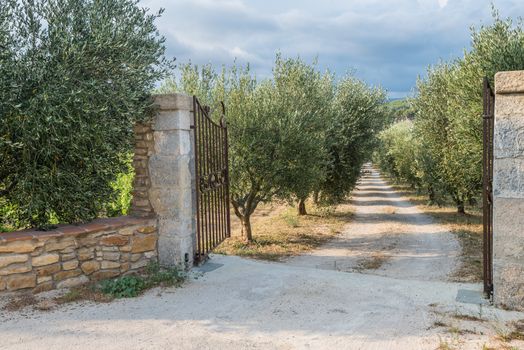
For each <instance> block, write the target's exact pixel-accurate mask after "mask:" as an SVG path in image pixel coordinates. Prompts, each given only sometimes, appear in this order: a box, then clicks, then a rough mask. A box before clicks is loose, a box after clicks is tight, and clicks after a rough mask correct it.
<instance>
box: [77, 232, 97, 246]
mask: <svg viewBox="0 0 524 350" xmlns="http://www.w3.org/2000/svg"><path fill="white" fill-rule="evenodd" d="M97 244H98V238H97V237H93V236H92V235H89V236H87V237H82V238H79V239H78V245H79V246H80V247H94V246H96V245H97Z"/></svg>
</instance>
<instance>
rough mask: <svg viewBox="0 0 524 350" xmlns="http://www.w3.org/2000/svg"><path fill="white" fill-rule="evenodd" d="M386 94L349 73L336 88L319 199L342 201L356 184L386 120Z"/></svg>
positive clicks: (326, 138)
mask: <svg viewBox="0 0 524 350" xmlns="http://www.w3.org/2000/svg"><path fill="white" fill-rule="evenodd" d="M384 103H385V93H384V91H383V90H381V89H379V88H370V87H368V86H367V85H366V84H365V83H364V82H362V81H360V80H358V79H355V78H354V77H352V76H346V77H345V78H343V79H342V80H341V81H340V82H338V84H337V85H336V87H335V95H334V97H333V100H332V101H331V110H330V111H329V113H328V114H326V116H327V117H328V118H329V119H328V120H329V122H328V123H327V125H326V127H327V132H326V137H325V141H324V142H325V145H326V146H325V147H326V149H327V150H328V154H329V158H328V162H327V167H326V168H325V172H326V175H325V178H324V180H323V182H322V183H321V185H320V186H319V188H318V191H319V192H320V196H319V199H320V201H321V202H325V203H328V204H332V203H337V202H340V201H341V200H343V199H344V198H345V197H346V196H347V195H348V194H349V192H350V191H351V190H353V187H354V186H355V184H356V182H357V179H358V176H359V173H360V168H361V167H362V165H363V163H364V162H365V161H366V160H369V159H370V158H371V152H372V150H373V148H374V147H375V145H376V142H377V139H376V134H378V132H379V131H380V130H382V128H383V126H384V124H385V123H386V121H387V119H386V116H385V113H384V109H383V105H384Z"/></svg>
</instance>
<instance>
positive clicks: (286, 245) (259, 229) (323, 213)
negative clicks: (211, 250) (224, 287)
mask: <svg viewBox="0 0 524 350" xmlns="http://www.w3.org/2000/svg"><path fill="white" fill-rule="evenodd" d="M307 210H308V215H305V216H298V215H297V213H296V209H295V208H293V207H290V206H289V205H287V204H285V203H270V204H266V205H263V206H261V207H260V208H259V209H257V211H256V212H255V214H254V216H253V217H252V219H251V220H252V223H251V225H252V229H253V241H252V242H249V243H247V242H244V241H242V240H241V239H240V238H238V237H239V236H240V225H239V222H238V220H237V219H236V217H232V228H231V229H232V237H231V238H229V239H227V240H225V241H224V242H223V243H222V244H221V245H219V246H218V247H217V248H216V249H215V253H218V254H225V255H238V256H244V257H249V258H255V259H263V260H271V261H279V260H281V259H283V258H285V257H289V256H294V255H299V254H302V253H304V252H307V251H311V250H313V249H315V248H317V247H318V246H320V245H322V244H323V243H325V242H327V241H328V240H329V239H331V238H332V237H334V236H335V235H337V234H338V233H340V231H341V230H342V228H343V226H344V225H345V224H346V223H348V222H349V220H350V218H351V216H352V211H351V207H350V206H349V205H348V204H342V205H339V206H338V207H337V208H332V209H330V210H328V209H326V208H318V207H315V206H314V205H312V203H308V206H307Z"/></svg>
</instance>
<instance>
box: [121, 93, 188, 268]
mask: <svg viewBox="0 0 524 350" xmlns="http://www.w3.org/2000/svg"><path fill="white" fill-rule="evenodd" d="M153 98H154V104H155V107H156V111H157V112H156V115H155V117H154V118H153V120H152V122H151V124H150V125H138V126H137V127H135V135H136V144H137V145H136V151H135V158H134V163H135V171H136V177H135V184H134V192H133V203H132V207H131V212H132V213H133V214H134V215H141V216H154V217H156V218H157V220H158V235H159V237H158V256H159V262H160V264H161V265H162V266H181V265H184V266H185V267H189V266H191V265H192V264H193V256H194V243H195V232H196V224H195V217H196V213H195V210H196V205H195V193H194V191H195V182H194V176H195V175H194V168H195V167H194V143H193V136H192V131H191V125H192V120H193V99H192V97H190V96H187V95H183V94H165V95H155V96H153Z"/></svg>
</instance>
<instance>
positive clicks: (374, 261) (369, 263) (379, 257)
mask: <svg viewBox="0 0 524 350" xmlns="http://www.w3.org/2000/svg"><path fill="white" fill-rule="evenodd" d="M387 260H388V257H387V256H386V255H384V253H382V252H375V253H373V254H371V257H369V258H363V259H360V260H359V261H358V263H357V267H356V270H359V271H360V270H376V269H378V268H380V267H381V266H382V265H383V264H384V263H385V262H386V261H387Z"/></svg>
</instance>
